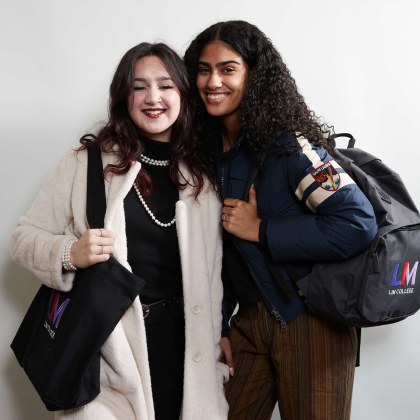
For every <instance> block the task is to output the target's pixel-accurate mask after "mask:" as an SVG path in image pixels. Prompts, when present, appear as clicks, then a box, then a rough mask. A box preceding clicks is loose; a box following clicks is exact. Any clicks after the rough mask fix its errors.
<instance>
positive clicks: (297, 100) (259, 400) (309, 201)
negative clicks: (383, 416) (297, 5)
mask: <svg viewBox="0 0 420 420" xmlns="http://www.w3.org/2000/svg"><path fill="white" fill-rule="evenodd" d="M184 62H185V63H186V66H187V70H188V73H189V78H190V84H191V86H192V89H193V97H194V100H195V107H196V113H197V119H198V124H199V130H200V131H199V138H200V140H202V141H203V143H204V146H205V147H206V148H207V152H208V155H209V157H210V159H212V160H213V162H214V165H215V171H216V175H217V178H218V182H219V188H220V194H221V196H222V198H223V200H224V207H223V209H222V213H221V219H222V222H223V227H224V237H223V253H224V257H223V271H222V272H223V284H224V304H223V311H224V312H223V315H224V321H225V323H224V327H225V328H224V331H223V333H222V335H223V336H224V337H223V338H222V340H221V346H222V353H223V357H224V358H225V360H226V362H227V364H228V365H229V367H230V372H231V378H230V380H229V382H228V383H227V384H226V397H227V400H228V403H229V418H230V419H238V420H239V419H240V420H247V419H249V420H251V419H252V420H254V419H258V420H264V419H270V418H271V415H272V412H273V409H274V407H275V404H276V402H278V404H279V408H280V414H281V418H282V420H338V419H339V420H348V419H349V418H350V408H351V396H352V387H353V378H354V368H355V362H356V351H357V339H356V332H355V330H354V328H352V327H349V326H346V325H337V324H335V323H333V322H330V321H328V320H325V319H321V318H319V317H317V316H315V315H313V314H311V313H310V312H308V310H307V308H306V306H305V301H304V299H303V298H302V297H301V296H300V294H299V291H298V290H297V287H296V285H295V283H294V282H293V281H292V278H291V275H289V273H291V274H292V275H293V276H294V277H295V276H303V275H305V274H306V273H308V272H309V271H310V269H311V265H312V264H313V263H314V262H317V261H324V260H330V259H331V260H332V259H340V258H346V257H350V256H352V255H355V254H357V253H358V252H360V251H362V250H363V249H365V248H366V247H367V246H368V245H369V243H370V242H371V240H372V239H373V237H374V236H375V233H376V223H375V217H374V212H373V209H372V206H371V205H370V203H369V202H368V200H367V199H366V197H365V196H364V195H363V194H362V192H361V191H360V189H359V188H358V187H357V186H356V184H355V183H354V182H353V181H352V180H351V178H350V177H349V176H348V175H347V174H346V173H345V172H344V171H343V170H342V168H340V167H339V166H338V165H337V163H336V162H334V160H333V159H332V157H331V155H330V154H329V151H330V150H329V149H330V148H329V145H328V143H327V138H328V136H329V135H330V134H331V132H332V130H331V128H330V127H329V126H327V125H325V124H323V123H321V122H320V120H319V119H318V118H317V117H316V115H315V114H314V112H313V111H311V110H310V109H309V108H308V106H307V105H306V103H305V101H304V98H303V97H302V95H301V94H300V93H299V91H298V89H297V86H296V83H295V81H294V79H293V78H292V76H291V74H290V72H289V70H288V69H287V67H286V65H285V63H284V62H283V60H282V57H281V56H280V54H279V52H278V51H277V50H276V49H275V47H274V46H273V44H272V42H271V41H270V40H269V39H268V38H267V37H266V36H265V34H264V33H263V32H261V31H260V30H259V29H258V28H257V27H256V26H254V25H252V24H250V23H248V22H244V21H228V22H220V23H216V24H214V25H212V26H210V27H209V28H207V29H206V30H204V31H203V32H201V33H200V34H199V35H197V36H196V37H195V39H194V40H193V41H192V43H191V44H190V46H189V47H188V49H187V51H186V54H185V57H184ZM255 168H256V169H257V171H256V173H257V177H256V178H255V179H254V181H253V185H252V186H251V187H250V188H248V185H249V184H250V183H251V181H252V178H253V177H252V176H251V177H250V174H251V173H252V172H254V173H255V171H254V169H255ZM269 261H270V262H269ZM291 266H293V270H292V271H293V273H292V271H291V269H290V267H291ZM237 303H238V304H239V310H238V312H237V313H236V314H235V315H234V316H233V317H232V318H231V316H232V313H233V309H234V308H235V306H236V304H237ZM229 321H230V325H228V322H229Z"/></svg>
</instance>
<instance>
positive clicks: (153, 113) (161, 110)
mask: <svg viewBox="0 0 420 420" xmlns="http://www.w3.org/2000/svg"><path fill="white" fill-rule="evenodd" d="M144 112H145V113H146V114H151V115H158V114H162V113H163V109H147V110H145V111H144Z"/></svg>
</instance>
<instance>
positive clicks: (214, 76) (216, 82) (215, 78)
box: [207, 70, 223, 90]
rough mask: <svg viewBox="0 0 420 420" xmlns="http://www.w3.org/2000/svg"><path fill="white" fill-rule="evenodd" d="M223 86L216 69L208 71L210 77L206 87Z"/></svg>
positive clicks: (216, 87) (215, 87) (218, 87)
mask: <svg viewBox="0 0 420 420" xmlns="http://www.w3.org/2000/svg"><path fill="white" fill-rule="evenodd" d="M222 86H223V81H222V77H221V76H220V74H219V72H218V71H217V70H214V71H212V72H211V73H210V77H209V79H208V80H207V87H208V88H209V89H212V90H215V89H220V88H221V87H222Z"/></svg>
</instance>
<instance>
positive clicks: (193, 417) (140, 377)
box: [11, 150, 228, 420]
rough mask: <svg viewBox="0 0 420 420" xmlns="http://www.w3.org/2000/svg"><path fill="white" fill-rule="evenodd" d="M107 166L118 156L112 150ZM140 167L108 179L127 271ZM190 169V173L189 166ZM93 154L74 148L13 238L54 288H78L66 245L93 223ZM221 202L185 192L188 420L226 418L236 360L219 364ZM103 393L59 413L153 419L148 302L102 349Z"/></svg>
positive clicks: (179, 212)
mask: <svg viewBox="0 0 420 420" xmlns="http://www.w3.org/2000/svg"><path fill="white" fill-rule="evenodd" d="M102 158H103V162H104V166H106V165H107V164H108V163H112V162H113V161H114V159H115V158H114V155H113V154H103V156H102ZM140 167H141V166H140V163H138V162H136V163H135V164H133V166H132V167H131V169H130V170H129V172H128V173H127V174H126V175H124V176H112V177H111V178H110V179H109V180H108V181H107V182H106V183H105V188H106V195H107V211H106V216H105V228H106V229H110V230H112V231H113V232H114V233H115V234H116V240H115V247H114V256H115V258H116V259H117V260H118V261H119V262H120V263H121V264H123V265H124V266H125V267H127V268H128V269H130V266H129V264H128V262H127V243H126V242H127V241H126V234H125V215H124V204H123V201H124V197H125V196H126V195H127V193H128V192H129V190H130V188H131V187H132V185H133V182H134V180H135V178H136V176H137V174H138V172H139V170H140ZM181 171H182V173H183V174H184V175H185V177H186V178H187V179H188V178H189V174H188V172H187V171H186V170H185V168H181ZM86 173H87V153H86V151H81V152H78V153H77V152H75V151H73V150H71V151H68V152H67V153H66V154H65V155H64V156H63V158H62V159H61V161H60V163H59V165H58V166H57V168H56V169H55V170H54V171H53V173H52V174H51V175H50V177H49V178H48V179H47V181H46V182H45V184H44V185H43V187H42V189H41V191H40V192H39V194H38V196H37V197H36V199H35V201H34V203H33V204H32V206H31V208H30V209H29V210H28V212H27V213H26V215H25V216H23V217H21V218H20V219H19V221H18V226H17V228H16V229H15V231H14V233H13V236H12V242H11V256H12V258H13V260H14V261H15V262H16V263H18V264H20V265H21V266H23V267H24V268H26V269H27V270H29V271H30V272H31V273H33V274H34V275H35V276H36V277H38V278H39V279H40V280H41V281H42V282H43V283H44V284H46V285H47V286H50V287H53V288H56V289H60V290H69V289H70V288H71V287H72V281H73V277H74V274H72V273H67V274H64V275H63V274H62V262H61V256H62V253H63V249H64V246H65V243H66V242H67V241H68V240H69V239H72V238H79V237H80V236H81V235H82V234H83V232H84V231H85V230H86V229H88V226H87V221H86V215H85V214H86ZM220 210H221V209H220V203H219V200H218V199H217V197H216V195H215V194H214V192H213V191H212V189H211V188H210V186H209V185H208V184H206V186H205V189H204V191H203V192H202V193H201V194H200V197H199V202H197V201H196V200H195V199H194V196H193V190H192V188H190V187H187V188H186V189H184V190H180V192H179V201H178V202H177V203H176V214H175V217H176V227H177V233H178V241H179V249H180V256H181V267H182V278H183V292H184V312H185V329H186V331H185V336H186V338H185V340H186V348H185V366H184V397H183V404H182V414H181V419H183V420H218V419H226V418H227V412H228V406H227V403H226V400H225V397H224V392H223V381H224V380H226V379H227V377H228V369H227V366H226V365H224V364H222V363H220V362H218V361H217V359H218V356H219V353H220V349H219V340H220V330H221V323H222V319H221V300H222V283H221V279H220V274H221V256H222V245H221V226H220ZM168 351H170V349H168ZM101 356H102V357H101V393H100V394H99V396H98V397H97V398H96V399H95V400H94V401H92V402H91V403H89V404H87V405H85V406H84V407H81V408H78V409H73V410H66V411H59V412H56V418H57V419H66V420H94V419H97V420H117V419H118V420H131V419H132V420H134V419H135V420H153V419H154V409H153V400H152V390H151V382H150V372H149V365H148V357H147V345H146V335H145V328H144V322H143V314H142V308H141V303H140V300H139V298H137V299H136V300H135V301H134V303H133V305H132V306H131V307H130V308H129V309H128V310H127V312H126V313H125V315H124V316H123V318H122V319H121V321H120V322H119V323H118V325H117V326H116V327H115V329H114V331H113V332H112V334H111V335H110V336H109V338H108V340H107V341H106V342H105V344H104V345H103V347H102V349H101Z"/></svg>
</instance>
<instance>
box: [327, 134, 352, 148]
mask: <svg viewBox="0 0 420 420" xmlns="http://www.w3.org/2000/svg"><path fill="white" fill-rule="evenodd" d="M339 137H346V138H348V139H349V142H348V144H347V149H353V148H354V145H355V144H356V139H355V138H354V137H353V136H352V135H351V134H350V133H337V134H332V135H331V136H330V137H328V143H329V144H330V145H331V146H332V147H333V148H334V149H335V147H336V141H335V139H336V138H339Z"/></svg>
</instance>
